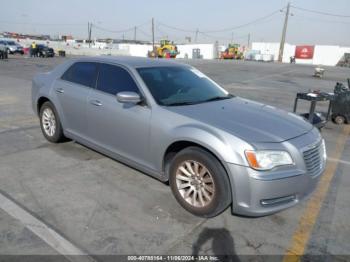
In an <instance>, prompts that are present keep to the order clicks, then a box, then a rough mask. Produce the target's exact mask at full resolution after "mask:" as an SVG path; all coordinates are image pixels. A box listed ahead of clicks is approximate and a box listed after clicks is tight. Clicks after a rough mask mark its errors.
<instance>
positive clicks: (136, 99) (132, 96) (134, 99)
mask: <svg viewBox="0 0 350 262" xmlns="http://www.w3.org/2000/svg"><path fill="white" fill-rule="evenodd" d="M117 101H118V102H119V103H131V104H138V103H140V102H141V101H142V99H141V97H140V95H139V94H137V93H135V92H119V93H118V94H117Z"/></svg>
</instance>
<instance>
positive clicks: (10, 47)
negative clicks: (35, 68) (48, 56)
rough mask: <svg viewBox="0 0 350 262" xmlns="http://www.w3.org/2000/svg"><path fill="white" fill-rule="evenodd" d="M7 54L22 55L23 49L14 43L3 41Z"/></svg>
mask: <svg viewBox="0 0 350 262" xmlns="http://www.w3.org/2000/svg"><path fill="white" fill-rule="evenodd" d="M4 44H5V46H6V49H7V53H8V54H21V55H23V54H24V51H23V47H22V46H21V45H20V44H18V43H16V42H15V41H8V40H4Z"/></svg>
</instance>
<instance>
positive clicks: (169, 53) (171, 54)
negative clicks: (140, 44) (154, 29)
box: [148, 39, 179, 58]
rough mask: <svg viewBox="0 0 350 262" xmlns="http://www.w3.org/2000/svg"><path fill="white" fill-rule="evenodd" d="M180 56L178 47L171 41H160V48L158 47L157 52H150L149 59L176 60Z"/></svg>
mask: <svg viewBox="0 0 350 262" xmlns="http://www.w3.org/2000/svg"><path fill="white" fill-rule="evenodd" d="M178 54H179V52H178V50H177V46H176V45H175V44H174V42H171V41H169V40H165V39H164V40H160V46H156V47H155V50H153V51H149V52H148V57H159V58H176V56H177V55H178Z"/></svg>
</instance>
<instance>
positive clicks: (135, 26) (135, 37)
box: [134, 26, 136, 42]
mask: <svg viewBox="0 0 350 262" xmlns="http://www.w3.org/2000/svg"><path fill="white" fill-rule="evenodd" d="M134 41H135V42H136V26H135V27H134Z"/></svg>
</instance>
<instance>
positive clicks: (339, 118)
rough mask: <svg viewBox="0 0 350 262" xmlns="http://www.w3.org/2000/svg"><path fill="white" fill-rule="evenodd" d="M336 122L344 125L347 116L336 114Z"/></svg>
mask: <svg viewBox="0 0 350 262" xmlns="http://www.w3.org/2000/svg"><path fill="white" fill-rule="evenodd" d="M334 123H336V124H337V125H343V124H344V123H345V117H343V116H340V115H338V116H336V117H335V118H334Z"/></svg>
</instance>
